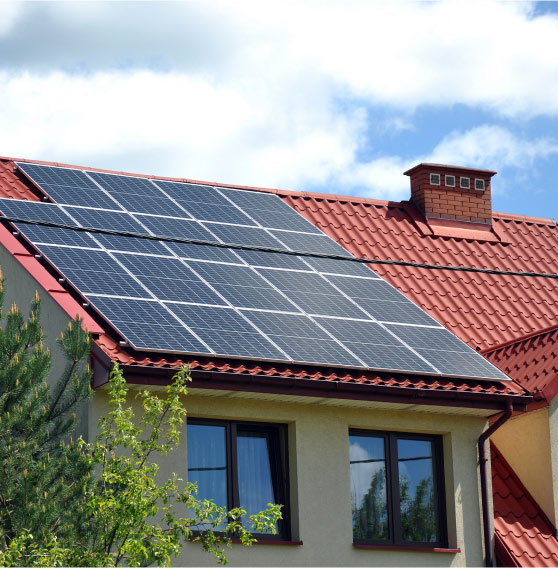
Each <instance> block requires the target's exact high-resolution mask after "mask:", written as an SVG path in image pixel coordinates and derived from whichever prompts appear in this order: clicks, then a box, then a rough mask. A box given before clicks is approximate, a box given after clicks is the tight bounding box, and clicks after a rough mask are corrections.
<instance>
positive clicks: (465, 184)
mask: <svg viewBox="0 0 558 568" xmlns="http://www.w3.org/2000/svg"><path fill="white" fill-rule="evenodd" d="M459 187H461V188H463V189H469V188H470V187H471V179H470V178H466V177H460V178H459Z"/></svg>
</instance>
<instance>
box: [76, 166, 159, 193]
mask: <svg viewBox="0 0 558 568" xmlns="http://www.w3.org/2000/svg"><path fill="white" fill-rule="evenodd" d="M87 175H88V176H89V177H91V178H92V179H94V180H95V181H96V182H97V183H98V184H99V185H100V186H101V187H102V188H103V189H105V190H106V191H108V192H109V193H110V194H111V195H113V194H114V196H115V198H116V199H120V195H139V196H141V197H143V198H144V199H145V198H151V197H159V198H160V197H163V194H162V193H161V191H160V190H159V189H158V188H157V186H156V185H154V184H153V183H151V182H150V181H149V180H147V179H145V178H140V177H131V176H120V175H114V174H106V173H101V172H87Z"/></svg>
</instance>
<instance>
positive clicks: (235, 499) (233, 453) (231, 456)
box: [227, 422, 240, 509]
mask: <svg viewBox="0 0 558 568" xmlns="http://www.w3.org/2000/svg"><path fill="white" fill-rule="evenodd" d="M228 429H229V444H228V447H229V451H228V452H227V465H228V467H229V508H231V509H232V508H234V507H239V506H240V497H239V492H238V450H237V443H236V438H237V428H236V423H235V422H231V423H230V424H229V425H228Z"/></svg>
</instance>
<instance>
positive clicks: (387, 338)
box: [314, 318, 403, 347]
mask: <svg viewBox="0 0 558 568" xmlns="http://www.w3.org/2000/svg"><path fill="white" fill-rule="evenodd" d="M314 319H315V321H317V322H318V323H319V324H320V325H321V326H322V327H324V328H325V329H327V331H329V332H330V333H331V334H333V335H334V336H335V337H340V338H342V342H343V343H354V342H356V343H370V344H373V345H392V346H395V347H403V345H402V343H401V341H399V340H398V339H397V338H396V337H394V336H393V335H391V334H390V333H389V332H388V331H386V329H385V328H383V327H382V326H381V325H379V324H377V323H375V322H372V321H354V320H348V319H334V318H314Z"/></svg>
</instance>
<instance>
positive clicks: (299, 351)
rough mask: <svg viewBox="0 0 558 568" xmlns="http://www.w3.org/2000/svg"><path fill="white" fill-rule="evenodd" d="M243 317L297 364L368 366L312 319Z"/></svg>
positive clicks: (262, 315)
mask: <svg viewBox="0 0 558 568" xmlns="http://www.w3.org/2000/svg"><path fill="white" fill-rule="evenodd" d="M242 313H243V314H244V315H245V316H246V317H247V318H248V319H249V320H250V321H252V322H253V323H254V324H255V325H257V326H258V327H259V328H260V329H261V330H262V331H263V332H264V333H265V334H266V335H267V336H268V337H269V338H270V339H271V340H272V341H273V342H274V343H275V344H276V345H278V346H279V347H280V348H281V349H282V350H283V351H285V352H286V353H287V354H288V355H289V356H290V357H291V358H292V359H294V360H295V361H300V362H306V363H319V362H321V363H327V364H329V365H336V366H339V365H341V366H343V365H344V366H351V367H363V366H364V365H363V363H362V362H361V361H359V360H358V359H357V358H356V357H354V356H353V355H352V354H351V353H349V352H348V351H347V350H346V349H345V348H344V347H343V346H342V345H340V344H339V343H338V342H336V341H335V340H334V339H332V338H331V337H330V336H329V335H328V334H327V333H326V332H325V331H323V330H322V329H320V328H319V327H318V326H317V325H316V324H315V323H314V322H313V321H312V320H311V319H310V318H309V317H308V316H304V315H302V314H301V315H295V314H275V313H273V314H272V313H267V312H256V311H246V310H245V311H243V312H242Z"/></svg>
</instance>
